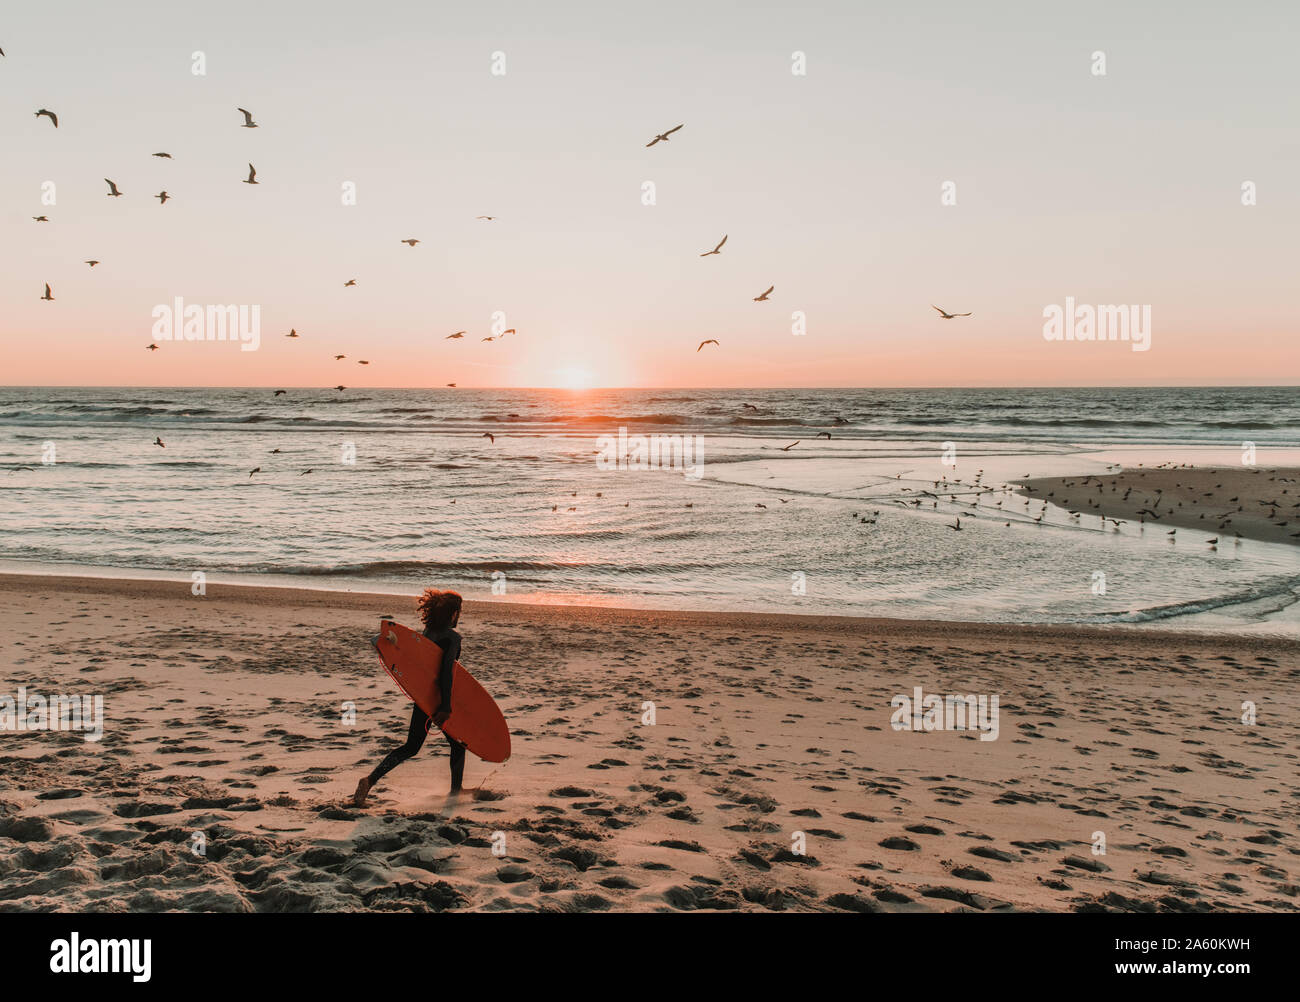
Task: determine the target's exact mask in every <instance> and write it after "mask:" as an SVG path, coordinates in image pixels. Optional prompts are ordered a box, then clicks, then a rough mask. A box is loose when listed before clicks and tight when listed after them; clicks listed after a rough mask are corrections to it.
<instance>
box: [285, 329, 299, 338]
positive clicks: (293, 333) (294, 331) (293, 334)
mask: <svg viewBox="0 0 1300 1002" xmlns="http://www.w3.org/2000/svg"><path fill="white" fill-rule="evenodd" d="M298 336H299V335H298V328H297V327H290V328H289V333H288V334H286V335H285V337H298Z"/></svg>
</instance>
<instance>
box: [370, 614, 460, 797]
mask: <svg viewBox="0 0 1300 1002" xmlns="http://www.w3.org/2000/svg"><path fill="white" fill-rule="evenodd" d="M424 635H425V636H426V637H428V638H429V639H430V640H432V641H433V642H434V643H435V644H437V645H438V646H439V647H441V648H442V665H441V667H440V668H439V669H438V688H439V690H440V691H441V701H440V702H439V703H438V708H439V709H450V708H451V676H452V667H453V666H454V665H455V663H456V659H457V658H459V657H460V634H459V633H457V632H456V631H455V630H451V629H448V630H445V631H443V632H442V633H434V632H433V631H432V630H429V629H426V630H425V631H424ZM432 723H433V720H432V718H430V716H429V715H428V714H427V713H425V712H424V711H423V710H421V709H420V707H419V705H418V704H415V703H413V704H411V726H410V728H409V729H408V730H407V733H406V744H404V745H402V746H401V747H400V748H394V749H393V750H392V751H391V752H389V753H388V754H387V755H386V756H385V757H384V760H383V761H382V762H380V763H379V764H378V765H377V766H375V768H374V771H372V772H371V773H370V785H371V786H374V784H375V783H377V782H378V781H379V779H380V777H382V776H383V775H384V774H385V773H387V772H389V771H390V770H392V769H393V768H394V767H396V766H397V765H399V764H400V763H402V762H405V761H406V760H407V759H408V758H410V757H411V756H412V755H414V754H415V753H416V752H418V751H419V750H420V748H421V747H423V745H424V738H425V735H426V734H428V732H429V726H430V725H431V724H432ZM444 737H446V738H447V744H449V745H450V746H451V788H452V790H459V789H460V782H461V778H462V777H463V776H464V775H465V746H464V745H463V744H461V743H460V742H459V741H454V740H452V738H451V736H450V735H444Z"/></svg>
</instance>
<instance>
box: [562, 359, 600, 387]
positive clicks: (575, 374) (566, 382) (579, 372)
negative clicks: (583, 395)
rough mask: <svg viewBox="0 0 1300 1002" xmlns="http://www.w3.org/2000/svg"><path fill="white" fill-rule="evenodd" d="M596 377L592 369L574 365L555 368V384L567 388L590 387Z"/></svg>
mask: <svg viewBox="0 0 1300 1002" xmlns="http://www.w3.org/2000/svg"><path fill="white" fill-rule="evenodd" d="M594 379H595V377H594V376H593V375H592V373H591V370H590V369H583V368H579V367H578V366H574V365H569V366H565V367H563V368H560V369H556V370H555V385H556V386H558V387H561V388H563V389H566V390H586V389H590V388H591V385H592V382H593V381H594Z"/></svg>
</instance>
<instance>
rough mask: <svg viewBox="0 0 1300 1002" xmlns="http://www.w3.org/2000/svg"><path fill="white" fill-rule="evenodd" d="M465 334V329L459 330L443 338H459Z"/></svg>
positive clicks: (447, 339)
mask: <svg viewBox="0 0 1300 1002" xmlns="http://www.w3.org/2000/svg"><path fill="white" fill-rule="evenodd" d="M464 336H465V331H457V332H456V333H455V334H448V335H447V336H446V337H445V338H443V340H444V341H450V340H451V339H452V338H458V337H464Z"/></svg>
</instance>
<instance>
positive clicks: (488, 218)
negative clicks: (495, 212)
mask: <svg viewBox="0 0 1300 1002" xmlns="http://www.w3.org/2000/svg"><path fill="white" fill-rule="evenodd" d="M474 218H475V219H486V220H487V221H488V222H489V223H490V222H492V220H494V219H496V216H475V217H474Z"/></svg>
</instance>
